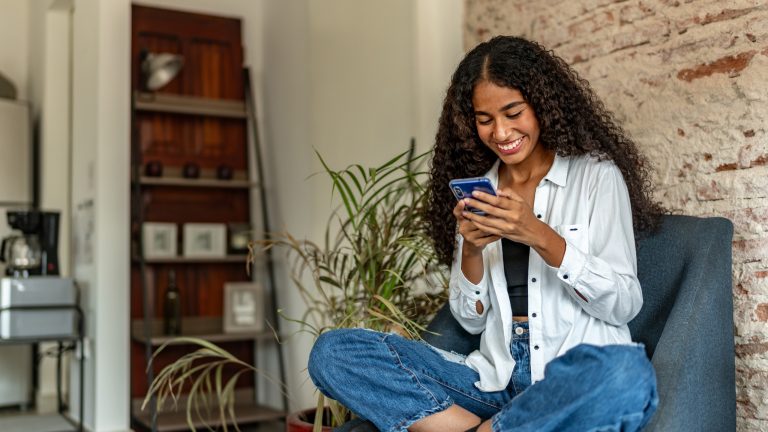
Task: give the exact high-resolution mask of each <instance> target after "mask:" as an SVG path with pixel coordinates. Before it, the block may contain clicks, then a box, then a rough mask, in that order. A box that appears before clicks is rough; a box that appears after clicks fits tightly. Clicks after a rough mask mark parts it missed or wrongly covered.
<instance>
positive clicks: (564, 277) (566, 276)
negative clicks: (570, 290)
mask: <svg viewBox="0 0 768 432" xmlns="http://www.w3.org/2000/svg"><path fill="white" fill-rule="evenodd" d="M563 279H568V275H563ZM478 294H480V293H478Z"/></svg>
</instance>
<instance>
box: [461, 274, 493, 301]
mask: <svg viewBox="0 0 768 432" xmlns="http://www.w3.org/2000/svg"><path fill="white" fill-rule="evenodd" d="M486 273H487V272H486V271H485V269H483V278H482V279H480V282H478V283H477V284H473V283H472V282H470V281H469V279H467V278H466V277H465V276H464V272H463V271H461V269H459V289H460V290H461V293H462V294H464V295H465V296H467V297H468V298H470V299H471V300H473V301H476V300H481V299H482V298H483V297H485V296H487V295H488V284H487V283H486V279H487V275H486Z"/></svg>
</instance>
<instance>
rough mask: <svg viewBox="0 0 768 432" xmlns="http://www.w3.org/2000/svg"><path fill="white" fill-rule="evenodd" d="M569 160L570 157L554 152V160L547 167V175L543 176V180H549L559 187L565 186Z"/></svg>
mask: <svg viewBox="0 0 768 432" xmlns="http://www.w3.org/2000/svg"><path fill="white" fill-rule="evenodd" d="M570 162H571V158H570V157H563V156H560V155H558V154H555V160H554V162H552V166H551V167H549V172H547V175H545V176H544V180H549V181H551V182H552V183H554V184H556V185H558V186H560V187H565V184H566V180H567V179H568V166H569V165H570Z"/></svg>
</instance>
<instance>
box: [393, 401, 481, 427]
mask: <svg viewBox="0 0 768 432" xmlns="http://www.w3.org/2000/svg"><path fill="white" fill-rule="evenodd" d="M478 423H480V417H478V416H476V415H474V414H472V413H471V412H469V411H467V410H465V409H464V408H462V407H460V406H458V405H451V406H450V407H449V408H448V409H446V410H444V411H440V412H439V413H435V414H432V415H430V416H427V417H424V418H423V419H421V420H419V421H417V422H416V423H414V424H412V425H411V427H409V428H408V430H409V431H410V432H464V431H466V430H467V429H469V428H471V427H474V426H477V424H478ZM486 423H488V422H486ZM488 430H490V426H489V429H488Z"/></svg>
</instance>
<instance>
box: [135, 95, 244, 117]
mask: <svg viewBox="0 0 768 432" xmlns="http://www.w3.org/2000/svg"><path fill="white" fill-rule="evenodd" d="M133 101H134V106H135V107H136V110H137V111H154V112H166V113H172V114H191V115H205V116H215V117H231V118H246V117H247V116H248V113H247V111H246V109H245V102H243V101H241V100H227V99H208V98H201V97H194V96H182V95H171V94H163V93H143V92H135V93H134V96H133Z"/></svg>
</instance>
